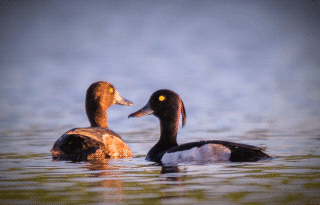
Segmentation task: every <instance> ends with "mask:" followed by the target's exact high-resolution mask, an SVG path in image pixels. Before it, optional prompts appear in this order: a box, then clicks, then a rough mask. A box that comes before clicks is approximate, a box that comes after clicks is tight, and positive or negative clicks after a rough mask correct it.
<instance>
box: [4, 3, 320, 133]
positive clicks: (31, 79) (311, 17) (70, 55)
mask: <svg viewBox="0 0 320 205" xmlns="http://www.w3.org/2000/svg"><path fill="white" fill-rule="evenodd" d="M319 8H320V5H319V1H315V0H307V1H241V2H240V1H98V0H96V1H14V0H10V1H9V0H1V1H0V15H1V22H0V68H1V71H0V72H1V74H0V78H1V79H0V86H1V87H0V95H1V99H0V120H1V124H0V129H28V128H29V127H38V128H39V129H55V128H57V127H61V126H67V127H69V128H72V127H82V126H89V123H88V122H87V118H86V115H85V111H84V99H85V92H86V89H87V87H88V86H89V85H90V84H91V83H93V82H95V81H100V80H103V81H109V82H111V83H112V84H113V85H114V86H115V87H116V88H117V90H118V91H119V93H120V94H121V95H122V96H123V97H125V98H127V99H129V100H131V101H133V102H134V106H133V107H121V106H114V107H112V108H111V109H110V110H109V112H108V114H109V118H108V120H109V124H111V125H110V127H111V128H113V127H114V129H115V130H116V131H124V132H126V131H131V130H136V126H138V128H139V129H142V128H143V126H144V127H148V126H150V127H155V126H156V125H155V124H154V123H155V122H157V119H155V118H154V117H145V118H143V119H142V118H141V119H139V120H137V119H130V120H127V119H126V118H127V115H128V114H130V113H131V112H134V111H136V110H138V109H140V108H141V107H142V106H143V105H144V104H145V103H146V102H147V101H148V99H149V97H150V95H151V94H152V93H153V92H154V91H156V90H158V89H162V88H166V89H171V90H173V91H175V92H177V93H178V94H179V95H180V96H181V98H182V99H183V101H184V104H185V106H186V111H187V116H188V119H187V125H188V124H189V125H188V126H186V127H187V129H188V127H189V128H190V129H212V130H225V129H226V130H233V131H235V132H237V131H240V132H242V131H246V130H252V129H292V128H294V129H297V128H298V129H301V130H313V129H316V128H319V124H320V107H319V105H320V80H319V79H320V56H319V53H320V40H319V30H320V10H319ZM149 122H150V123H149ZM119 123H121V126H120V125H119ZM139 125H140V127H139ZM63 131H65V130H63ZM61 132H62V131H61Z"/></svg>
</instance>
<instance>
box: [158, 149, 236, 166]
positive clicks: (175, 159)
mask: <svg viewBox="0 0 320 205" xmlns="http://www.w3.org/2000/svg"><path fill="white" fill-rule="evenodd" d="M230 155H231V151H230V149H229V148H228V147H225V146H223V145H220V144H205V145H203V146H201V147H194V148H192V149H189V150H184V151H180V152H172V153H165V154H164V155H163V157H162V159H161V162H162V163H163V164H178V163H181V162H182V163H183V162H196V163H214V162H227V161H229V160H230Z"/></svg>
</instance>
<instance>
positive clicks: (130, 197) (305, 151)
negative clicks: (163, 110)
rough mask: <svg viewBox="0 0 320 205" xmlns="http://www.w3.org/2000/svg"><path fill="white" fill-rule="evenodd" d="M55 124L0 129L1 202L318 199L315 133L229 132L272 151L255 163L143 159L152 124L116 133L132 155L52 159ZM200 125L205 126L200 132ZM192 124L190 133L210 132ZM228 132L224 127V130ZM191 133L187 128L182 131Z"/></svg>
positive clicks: (318, 137)
mask: <svg viewBox="0 0 320 205" xmlns="http://www.w3.org/2000/svg"><path fill="white" fill-rule="evenodd" d="M59 132H60V131H57V130H41V129H30V130H17V131H5V132H2V133H1V142H0V144H1V145H0V146H1V155H0V165H1V166H0V167H1V170H0V177H1V178H0V186H1V192H0V193H1V195H0V196H1V204H10V203H12V204H19V203H32V204H39V203H68V204H86V203H124V204H133V203H145V204H150V203H152V204H193V203H195V202H206V201H214V202H216V203H218V202H227V203H244V204H246V203H256V202H259V203H265V204H269V203H271V202H275V203H283V204H287V203H304V204H318V203H319V200H320V199H319V189H320V167H319V158H320V151H319V150H320V149H319V148H320V147H319V140H320V135H319V134H320V133H319V131H312V132H305V133H301V132H300V133H285V132H282V133H281V132H280V133H276V132H269V131H267V130H264V131H254V132H251V133H247V135H246V136H236V137H232V136H229V137H227V139H232V141H235V142H243V143H248V144H254V145H258V146H262V147H264V148H265V149H266V150H267V153H268V154H270V155H272V156H273V157H274V158H273V159H271V160H267V161H260V162H257V163H219V164H205V165H199V164H181V165H179V166H177V167H161V166H158V165H155V164H153V163H150V162H147V161H145V160H144V157H145V155H146V152H147V150H148V149H149V148H151V146H152V145H153V144H154V143H155V142H156V138H157V134H156V131H146V132H132V133H121V135H122V136H123V138H124V140H125V141H126V142H128V145H129V146H130V147H132V148H133V151H134V158H132V159H123V160H104V161H94V162H82V163H71V162H65V161H52V159H51V155H50V153H49V150H50V148H51V147H52V144H53V142H54V140H55V139H56V138H57V137H58V135H57V133H59ZM204 132H205V131H204ZM204 132H201V131H196V132H195V133H197V135H198V136H199V135H200V136H201V135H204V136H208V135H211V136H214V135H215V133H212V132H207V133H204ZM225 134H226V135H228V133H225ZM189 137H190V138H189V139H188V138H187V139H184V140H183V141H185V142H186V141H190V140H192V132H191V134H189Z"/></svg>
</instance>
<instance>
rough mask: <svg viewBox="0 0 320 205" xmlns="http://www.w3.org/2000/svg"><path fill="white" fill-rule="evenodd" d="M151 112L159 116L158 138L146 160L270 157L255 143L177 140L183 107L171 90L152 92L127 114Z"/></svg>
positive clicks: (183, 113) (178, 97) (173, 162)
mask: <svg viewBox="0 0 320 205" xmlns="http://www.w3.org/2000/svg"><path fill="white" fill-rule="evenodd" d="M150 114H153V115H154V116H156V117H157V118H159V120H160V130H161V134H160V140H159V141H158V142H157V144H156V145H155V146H154V147H152V149H151V150H150V151H149V152H148V154H147V156H146V160H148V161H153V162H157V163H159V164H162V165H164V164H177V163H180V162H195V163H208V162H209V163H214V162H228V161H229V162H254V161H258V160H260V159H267V158H270V156H269V155H267V154H265V153H264V152H262V149H261V148H259V147H255V146H251V145H246V144H240V143H233V142H227V141H218V140H208V141H199V142H190V143H186V144H182V145H178V144H177V132H178V127H179V118H180V114H182V126H184V124H185V122H186V111H185V108H184V105H183V102H182V100H181V98H180V96H179V95H178V94H176V93H175V92H173V91H171V90H158V91H156V92H154V93H153V94H152V95H151V97H150V99H149V101H148V103H147V104H146V105H145V106H144V107H143V108H141V109H140V110H138V111H136V112H134V113H132V114H130V115H129V116H128V117H141V116H145V115H150Z"/></svg>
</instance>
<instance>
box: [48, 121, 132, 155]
mask: <svg viewBox="0 0 320 205" xmlns="http://www.w3.org/2000/svg"><path fill="white" fill-rule="evenodd" d="M51 153H52V156H53V158H54V159H60V160H71V161H83V160H89V159H105V158H125V157H132V152H131V150H130V148H129V147H128V146H127V145H126V144H125V143H124V142H123V140H122V139H121V137H120V136H119V135H117V134H116V133H114V132H113V131H111V130H107V129H104V128H98V127H97V128H96V127H95V128H92V127H90V128H79V129H72V130H70V131H68V132H66V133H65V134H63V135H62V136H61V137H60V138H59V139H58V140H57V141H56V142H55V143H54V145H53V148H52V149H51Z"/></svg>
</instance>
